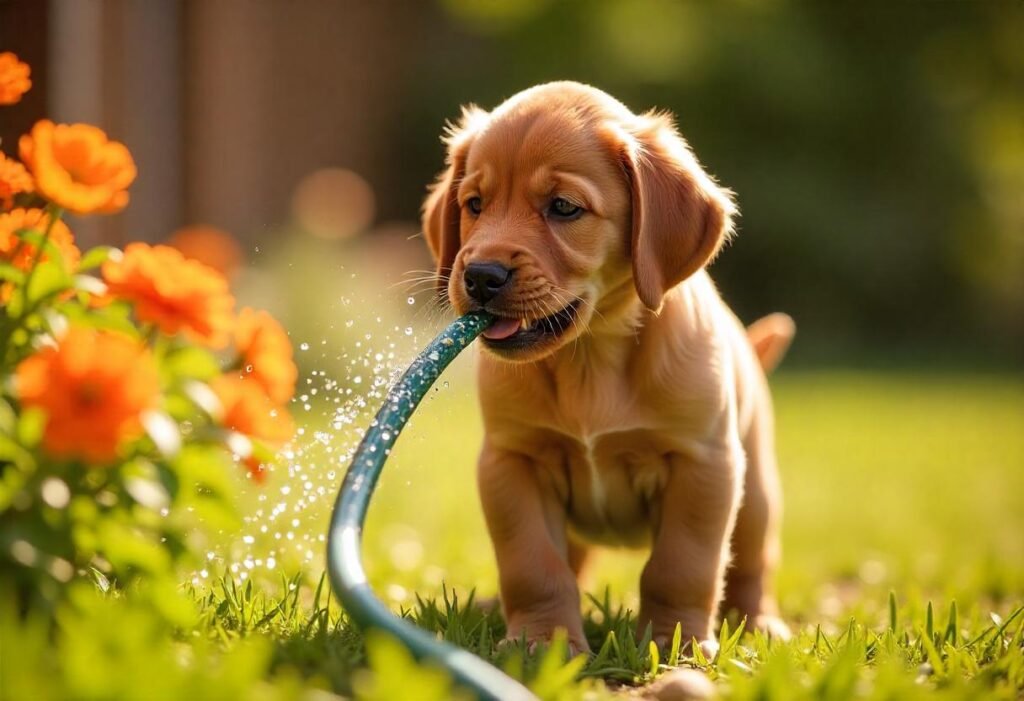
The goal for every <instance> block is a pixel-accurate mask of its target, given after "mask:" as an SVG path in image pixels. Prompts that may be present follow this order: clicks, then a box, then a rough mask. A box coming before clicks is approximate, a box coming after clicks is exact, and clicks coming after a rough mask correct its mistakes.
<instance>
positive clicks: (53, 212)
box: [15, 203, 64, 328]
mask: <svg viewBox="0 0 1024 701" xmlns="http://www.w3.org/2000/svg"><path fill="white" fill-rule="evenodd" d="M45 211H46V213H47V214H49V215H50V220H49V221H48V222H47V223H46V230H45V231H43V240H42V241H40V242H39V246H37V247H36V255H35V257H34V258H33V259H32V265H31V266H29V269H28V275H26V276H25V286H24V287H23V288H22V299H23V304H24V306H23V308H22V312H21V316H22V318H24V317H25V315H26V313H27V311H28V289H29V286H30V285H31V284H32V277H33V276H34V275H35V273H36V268H37V267H39V261H41V260H42V259H43V250H44V249H45V248H46V244H48V243H49V242H50V234H51V233H52V232H53V225H54V224H56V223H57V220H58V219H60V217H61V215H62V214H63V213H64V210H62V209H61V208H60V207H58V206H57V205H55V204H53V203H50V204H48V205H46V210H45ZM15 328H17V327H15Z"/></svg>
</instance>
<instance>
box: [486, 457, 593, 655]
mask: <svg viewBox="0 0 1024 701" xmlns="http://www.w3.org/2000/svg"><path fill="white" fill-rule="evenodd" d="M537 470H538V468H537V466H536V465H534V464H533V463H532V462H531V461H530V460H529V459H528V458H527V457H526V456H524V455H521V454H518V453H511V452H505V451H500V450H497V449H494V448H492V447H490V446H489V445H486V444H485V446H484V449H483V452H482V453H481V455H480V463H479V470H478V480H479V488H480V497H481V501H482V503H483V509H484V516H485V518H486V519H487V529H488V530H489V531H490V535H491V542H492V544H493V545H494V554H495V557H496V559H497V561H498V574H499V578H500V588H501V605H502V608H503V609H504V612H505V620H506V622H507V623H508V638H509V639H518V638H519V637H520V636H522V635H524V634H525V636H526V639H527V640H528V641H529V642H531V643H533V642H547V641H548V640H550V639H551V636H552V634H553V633H554V631H555V629H556V628H564V629H565V630H566V631H567V632H568V635H569V643H570V646H571V647H572V648H574V651H583V650H587V649H588V645H587V641H586V638H585V637H584V635H583V622H582V619H581V616H580V595H579V591H578V589H577V587H576V577H575V575H574V574H573V571H572V568H571V567H570V566H569V561H568V551H567V544H566V535H565V513H564V509H563V508H562V507H561V505H560V504H558V503H557V500H556V499H555V498H554V497H555V495H554V493H553V492H552V491H551V490H548V489H544V487H543V486H542V482H541V480H540V479H539V478H540V475H539V474H538V471H537Z"/></svg>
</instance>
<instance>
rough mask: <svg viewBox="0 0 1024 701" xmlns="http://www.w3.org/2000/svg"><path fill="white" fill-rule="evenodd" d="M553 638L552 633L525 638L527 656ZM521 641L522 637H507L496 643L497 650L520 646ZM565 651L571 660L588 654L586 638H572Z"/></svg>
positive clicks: (550, 641) (567, 642)
mask: <svg viewBox="0 0 1024 701" xmlns="http://www.w3.org/2000/svg"><path fill="white" fill-rule="evenodd" d="M554 638H555V634H554V633H553V632H552V633H551V634H548V635H536V634H535V635H533V636H530V635H527V636H525V640H526V652H527V654H530V655H532V654H534V653H536V652H537V650H538V648H541V647H545V646H548V645H550V644H551V643H552V641H553V640H554ZM523 640H524V636H522V635H521V636H519V637H518V638H517V637H512V636H511V635H509V636H508V637H506V638H504V639H503V640H501V641H499V642H498V649H500V650H504V649H507V648H512V647H516V646H518V645H520V644H521V643H522V642H523ZM566 651H567V653H568V656H569V658H573V657H576V656H577V655H582V654H590V644H589V643H587V640H586V638H584V637H582V635H581V636H579V637H572V638H569V639H568V640H567V641H566Z"/></svg>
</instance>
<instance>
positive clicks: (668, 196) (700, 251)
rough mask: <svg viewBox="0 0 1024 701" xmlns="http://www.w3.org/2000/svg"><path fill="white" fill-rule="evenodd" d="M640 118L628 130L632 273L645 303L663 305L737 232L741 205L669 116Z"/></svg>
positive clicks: (626, 160) (626, 157) (626, 165)
mask: <svg viewBox="0 0 1024 701" xmlns="http://www.w3.org/2000/svg"><path fill="white" fill-rule="evenodd" d="M637 119H638V121H637V122H636V124H635V125H633V128H632V129H626V130H625V131H626V132H627V133H626V134H624V135H623V137H624V149H623V154H622V162H623V167H624V168H625V170H626V174H627V176H628V177H629V180H630V188H631V196H632V208H633V222H632V241H631V246H630V248H631V253H632V262H633V280H634V284H635V285H636V290H637V293H638V294H639V295H640V299H641V301H642V302H643V303H644V305H646V306H647V307H648V308H649V309H652V310H655V311H657V310H658V309H659V308H660V307H661V300H662V298H663V297H664V296H665V293H666V292H668V291H669V290H670V289H672V288H673V287H675V286H676V285H678V284H679V283H680V282H682V281H683V280H685V279H686V278H688V277H689V276H690V275H693V274H694V273H695V272H697V271H698V270H700V269H701V268H702V267H704V265H705V264H706V263H708V261H710V260H711V259H712V258H714V256H715V254H716V253H717V252H718V249H719V248H721V246H722V244H723V243H724V242H725V241H726V240H727V239H728V238H729V236H731V234H732V215H733V214H734V213H735V212H736V208H735V206H734V205H733V202H732V200H731V199H730V193H729V192H728V191H727V190H723V189H722V188H719V187H718V186H717V185H716V184H715V183H714V181H713V180H712V179H711V178H710V176H708V174H707V173H705V172H704V170H703V169H702V168H701V167H700V163H698V162H697V159H696V158H695V157H694V155H693V152H691V151H690V148H689V147H688V146H687V144H686V142H685V141H684V140H683V138H682V137H681V136H680V135H679V133H678V132H677V131H676V129H675V126H674V125H673V123H672V120H671V119H670V118H669V117H667V116H665V115H662V114H654V113H648V114H645V115H643V116H641V117H638V118H637Z"/></svg>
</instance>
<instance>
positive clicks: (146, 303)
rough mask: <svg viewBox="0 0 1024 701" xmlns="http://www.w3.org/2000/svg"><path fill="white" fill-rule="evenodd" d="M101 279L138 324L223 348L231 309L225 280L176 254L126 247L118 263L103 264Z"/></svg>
mask: <svg viewBox="0 0 1024 701" xmlns="http://www.w3.org/2000/svg"><path fill="white" fill-rule="evenodd" d="M103 278H104V279H105V280H106V282H107V291H108V293H109V294H110V295H111V296H113V297H119V298H121V299H126V300H128V301H130V302H132V303H133V304H134V305H135V314H136V316H138V318H139V320H140V321H149V322H153V323H155V324H156V325H157V326H158V327H160V330H161V331H163V332H164V333H165V334H168V335H173V334H176V333H178V332H179V331H184V332H185V334H186V335H187V336H189V337H191V338H193V339H195V340H196V341H199V342H202V343H206V344H208V345H210V346H213V347H215V348H220V347H222V346H224V345H225V344H226V343H227V340H228V331H229V330H230V328H231V324H232V319H231V308H232V307H233V306H234V305H235V300H234V297H232V296H231V293H230V292H229V291H228V283H227V280H225V279H224V277H223V276H222V275H221V274H220V273H218V272H217V271H216V270H213V269H212V268H209V267H207V266H205V265H203V264H202V263H199V262H197V261H194V260H189V259H188V258H185V256H183V255H182V254H181V252H180V251H178V250H176V249H173V248H171V247H170V246H150V245H149V244H145V243H131V244H128V247H127V248H125V250H124V256H122V257H121V259H120V260H108V261H107V262H106V263H104V264H103Z"/></svg>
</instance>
